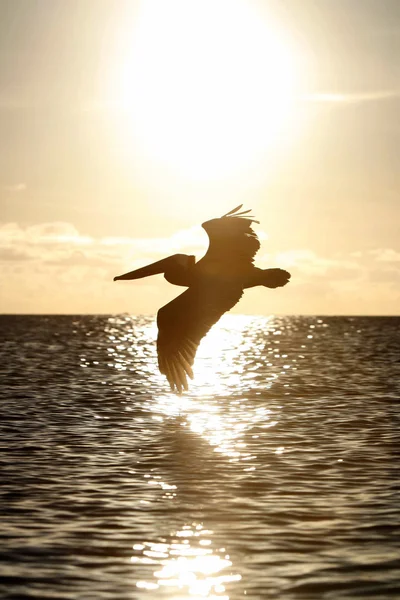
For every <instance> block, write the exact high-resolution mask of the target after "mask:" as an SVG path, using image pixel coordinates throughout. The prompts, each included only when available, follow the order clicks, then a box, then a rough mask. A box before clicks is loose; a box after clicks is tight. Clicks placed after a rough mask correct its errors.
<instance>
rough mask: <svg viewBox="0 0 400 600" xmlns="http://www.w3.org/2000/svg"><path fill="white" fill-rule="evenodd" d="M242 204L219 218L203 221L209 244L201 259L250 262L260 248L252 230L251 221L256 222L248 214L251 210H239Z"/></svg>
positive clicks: (221, 261)
mask: <svg viewBox="0 0 400 600" xmlns="http://www.w3.org/2000/svg"><path fill="white" fill-rule="evenodd" d="M242 206H243V205H242V204H240V205H239V206H237V207H236V208H234V209H233V210H231V211H230V212H228V213H227V214H226V215H224V216H223V217H220V218H219V219H212V220H211V221H206V222H205V223H203V228H204V229H205V231H206V232H207V234H208V237H209V240H210V245H209V247H208V250H207V253H206V254H205V256H204V257H203V259H202V260H204V261H206V260H207V261H208V260H212V261H218V262H220V263H224V262H225V263H229V264H232V263H235V264H238V263H242V264H243V263H247V264H248V263H252V262H253V259H254V256H255V254H256V253H257V251H258V249H259V248H260V241H259V239H258V237H257V234H256V233H255V232H254V231H253V229H252V227H251V225H252V223H258V221H256V220H255V219H253V217H252V216H251V215H250V214H248V213H250V212H251V210H244V211H241V212H240V209H241V208H242Z"/></svg>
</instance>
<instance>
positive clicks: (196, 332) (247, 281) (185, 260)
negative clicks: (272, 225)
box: [114, 204, 290, 394]
mask: <svg viewBox="0 0 400 600" xmlns="http://www.w3.org/2000/svg"><path fill="white" fill-rule="evenodd" d="M242 206H243V205H242V204H240V205H239V206H237V207H236V208H234V209H233V210H231V211H230V212H228V213H227V214H226V215H224V216H223V217H220V218H218V219H211V220H210V221H206V222H205V223H203V224H202V227H203V229H205V231H206V233H207V234H208V237H209V240H210V243H209V247H208V250H207V252H206V254H205V255H204V256H203V258H202V259H200V260H199V261H198V262H197V263H196V258H195V256H188V255H186V254H174V255H173V256H169V257H168V258H164V259H163V260H159V261H157V262H155V263H153V264H151V265H148V266H146V267H142V268H141V269H136V270H135V271H130V272H129V273H125V274H124V275H119V276H118V277H114V281H118V280H126V279H140V278H142V277H148V276H149V275H155V274H157V273H164V277H165V279H166V280H167V281H168V282H169V283H172V284H174V285H180V286H184V287H187V288H188V289H187V290H186V291H184V292H183V294H181V295H180V296H178V297H177V298H175V299H174V300H172V301H171V302H169V303H168V304H166V305H165V306H163V307H162V308H160V310H159V311H158V313H157V326H158V337H157V353H158V366H159V369H160V372H161V373H162V374H164V375H165V376H166V377H167V379H168V382H169V384H170V386H171V390H172V391H176V392H178V393H179V394H180V393H182V391H183V390H187V389H188V381H187V378H188V377H190V378H191V379H193V371H192V366H193V363H194V358H195V355H196V351H197V348H198V345H199V343H200V341H201V339H202V338H203V337H204V336H205V335H206V333H207V332H208V331H209V330H210V329H211V327H212V326H213V325H215V323H217V321H219V319H220V318H221V317H222V315H223V314H224V313H225V312H227V311H228V310H230V309H231V308H232V307H233V306H235V304H236V303H237V302H238V301H239V300H240V298H241V296H242V294H243V290H245V289H247V288H251V287H254V286H256V285H263V286H265V287H268V288H276V287H281V286H283V285H286V284H287V283H288V281H289V279H290V273H288V272H287V271H284V270H283V269H259V268H257V267H255V266H254V264H253V261H254V256H255V254H256V253H257V251H258V249H259V248H260V241H259V239H258V237H257V235H256V233H255V232H254V231H253V229H252V227H251V225H252V223H259V221H255V220H254V219H253V217H252V216H251V215H250V214H249V213H250V212H251V210H244V211H242V212H238V211H240V209H241V208H242Z"/></svg>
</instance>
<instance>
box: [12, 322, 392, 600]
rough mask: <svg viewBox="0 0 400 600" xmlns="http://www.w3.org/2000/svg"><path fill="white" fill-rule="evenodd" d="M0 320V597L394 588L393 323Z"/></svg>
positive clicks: (102, 598)
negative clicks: (162, 370)
mask: <svg viewBox="0 0 400 600" xmlns="http://www.w3.org/2000/svg"><path fill="white" fill-rule="evenodd" d="M155 338H156V327H155V323H154V319H153V318H149V317H132V316H129V315H122V316H2V317H0V381H1V383H0V385H1V397H0V444H1V447H2V453H1V465H0V466H1V524H0V529H1V537H2V541H1V547H0V554H1V567H0V570H1V583H0V597H1V598H7V599H8V598H9V599H18V600H22V599H24V598H40V599H45V598H51V599H52V600H64V599H82V600H106V599H107V600H108V599H110V600H111V599H113V600H115V599H117V600H119V599H121V600H125V599H126V600H128V599H129V600H132V599H140V600H146V599H148V600H153V599H158V598H160V599H170V600H175V599H176V600H178V599H187V600H194V599H198V600H200V599H204V598H208V599H214V600H217V599H219V600H222V599H224V600H228V599H231V600H233V599H238V598H254V599H261V598H267V599H269V598H271V599H272V598H273V599H279V600H295V599H305V600H312V599H314V598H315V599H326V600H342V599H353V598H369V599H380V600H381V599H385V598H399V597H400V491H399V490H400V486H399V477H398V476H399V448H400V435H399V425H400V411H399V398H400V362H399V361H400V318H366V317H365V318H358V317H357V318H356V317H354V318H343V317H340V318H339V317H337V318H335V317H330V318H328V317H269V318H267V317H245V316H243V317H242V316H235V315H226V316H225V317H224V318H223V319H221V321H220V323H219V324H218V325H217V326H215V327H214V328H213V329H212V331H211V332H210V334H209V335H208V336H207V338H205V340H204V342H203V343H202V344H201V347H200V349H199V352H198V358H197V359H196V363H195V381H194V382H193V384H192V385H191V389H190V391H189V393H186V394H184V395H183V396H181V397H179V396H176V395H174V394H172V393H171V392H170V391H169V390H168V386H167V383H166V380H165V379H164V378H163V377H162V376H161V375H160V374H159V373H158V371H157V367H156V364H157V361H156V349H155Z"/></svg>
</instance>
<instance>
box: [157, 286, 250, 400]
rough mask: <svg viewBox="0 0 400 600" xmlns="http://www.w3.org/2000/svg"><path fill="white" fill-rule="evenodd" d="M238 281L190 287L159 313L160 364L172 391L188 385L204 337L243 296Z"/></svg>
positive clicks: (158, 340) (158, 343)
mask: <svg viewBox="0 0 400 600" xmlns="http://www.w3.org/2000/svg"><path fill="white" fill-rule="evenodd" d="M242 293H243V290H242V288H241V287H239V286H238V285H229V284H223V283H220V282H217V281H215V280H214V281H213V280H211V281H209V282H205V283H204V282H203V284H201V285H200V284H198V285H195V286H192V287H190V288H189V289H187V290H186V291H185V292H183V294H181V295H180V296H178V297H177V298H175V299H174V300H172V302H169V303H168V304H166V305H165V306H163V307H162V308H160V310H159V311H158V314H157V325H158V338H157V353H158V365H159V368H160V371H161V373H163V374H164V375H166V377H167V379H168V382H169V384H170V386H171V389H172V391H177V392H178V393H181V392H182V391H183V390H187V389H188V382H187V378H188V377H189V378H190V379H192V378H193V371H192V366H193V363H194V359H195V356H196V352H197V347H198V345H199V343H200V341H201V339H202V338H203V337H204V336H205V335H206V334H207V332H208V331H209V330H210V329H211V327H212V326H213V325H214V324H215V323H216V322H217V321H219V319H220V317H221V316H222V315H223V314H224V313H225V312H226V311H228V310H230V309H231V308H232V307H233V306H235V304H236V303H237V302H238V301H239V300H240V297H241V296H242Z"/></svg>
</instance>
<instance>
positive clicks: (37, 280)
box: [0, 0, 400, 314]
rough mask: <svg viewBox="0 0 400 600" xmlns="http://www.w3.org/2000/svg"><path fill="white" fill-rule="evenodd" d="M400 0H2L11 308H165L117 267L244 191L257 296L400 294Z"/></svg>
mask: <svg viewBox="0 0 400 600" xmlns="http://www.w3.org/2000/svg"><path fill="white" fill-rule="evenodd" d="M399 56H400V2H398V0H380V1H377V0H318V1H315V0H289V1H288V2H285V3H283V2H280V1H278V0H271V1H269V0H258V1H257V0H143V1H142V2H140V1H139V0H35V1H33V0H0V131H1V136H0V140H1V141H0V270H1V287H0V312H4V313H86V312H94V313H98V312H100V313H116V312H129V313H133V314H136V313H154V312H156V310H157V309H158V308H159V307H160V306H161V305H162V304H165V302H166V301H167V300H169V299H171V298H173V297H174V296H176V295H178V294H179V293H180V292H181V291H182V289H181V288H177V287H174V286H171V285H170V284H168V283H167V282H166V281H165V280H164V279H163V278H162V276H157V277H154V278H149V279H144V280H140V281H135V282H118V283H113V282H112V278H113V276H114V275H117V274H120V273H122V272H124V271H127V270H131V269H133V268H135V267H139V266H142V265H144V264H146V263H147V262H152V261H155V260H158V259H159V258H162V257H164V256H168V255H170V254H174V253H176V252H182V253H187V254H191V253H194V254H196V256H197V257H198V258H200V257H201V256H202V255H203V254H204V252H205V250H206V247H207V236H206V234H205V232H204V231H203V230H202V229H201V227H200V223H201V222H203V221H205V220H208V219H211V218H215V217H219V216H221V215H222V214H224V213H226V212H228V211H229V210H230V209H232V208H234V207H235V206H236V205H238V204H241V203H243V204H244V205H245V208H252V209H253V214H255V215H256V217H257V218H258V219H259V220H260V222H261V224H260V225H259V226H256V229H257V231H258V233H259V235H260V238H261V240H262V246H261V250H260V251H259V253H258V255H257V257H256V264H257V266H260V267H263V268H267V267H269V266H281V267H283V268H286V269H288V270H289V271H290V272H291V273H292V281H291V283H290V284H289V285H288V286H286V287H285V288H282V289H279V290H267V289H265V288H260V289H257V288H255V289H251V290H247V291H246V293H245V295H244V298H243V299H242V300H241V302H240V304H239V305H238V306H237V307H236V308H235V312H242V313H247V314H271V313H280V314H282V313H283V314H285V313H286V314H299V313H300V314H399V307H400V235H399V231H400V200H399V191H400V185H399V183H400V169H399V166H400V158H399V157H400V125H399V118H398V115H399V108H400V61H399V59H398V57H399Z"/></svg>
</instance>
